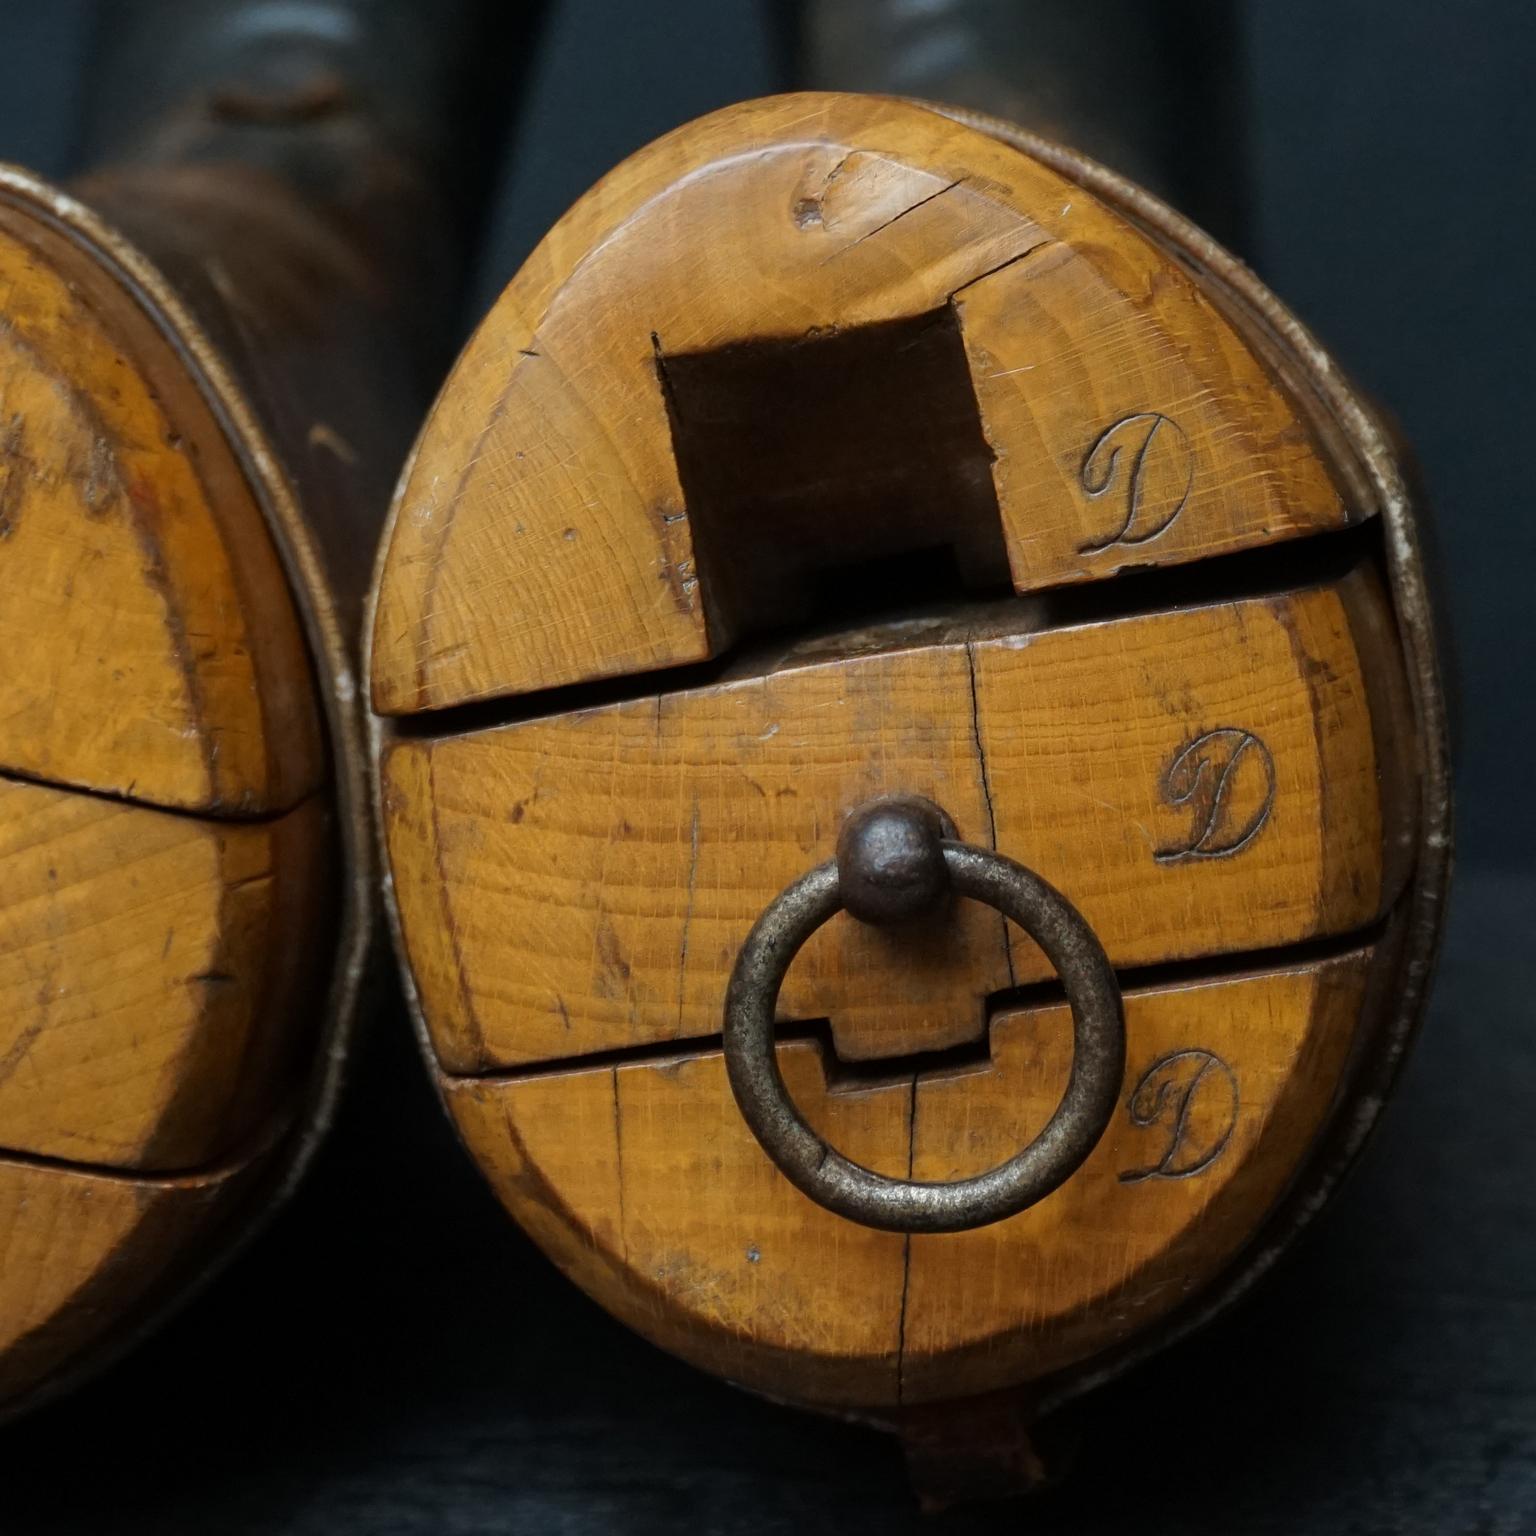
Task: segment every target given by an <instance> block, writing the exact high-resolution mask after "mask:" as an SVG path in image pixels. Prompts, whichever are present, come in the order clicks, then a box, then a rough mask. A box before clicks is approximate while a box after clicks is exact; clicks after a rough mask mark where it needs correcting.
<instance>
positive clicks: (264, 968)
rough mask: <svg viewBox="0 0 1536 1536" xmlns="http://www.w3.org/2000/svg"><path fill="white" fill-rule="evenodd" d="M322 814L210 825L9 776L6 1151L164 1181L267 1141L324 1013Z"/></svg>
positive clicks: (1, 985)
mask: <svg viewBox="0 0 1536 1536" xmlns="http://www.w3.org/2000/svg"><path fill="white" fill-rule="evenodd" d="M330 836H331V832H330V824H329V818H328V813H327V812H326V811H325V810H324V808H323V807H322V806H321V805H320V804H318V803H317V802H315V801H310V802H306V803H305V804H304V805H303V806H301V807H300V808H298V809H297V810H294V811H292V812H290V813H288V814H287V815H286V816H283V817H280V818H278V819H275V820H270V821H258V822H249V823H242V822H210V821H204V820H199V819H197V818H194V817H190V816H186V815H181V814H173V813H169V812H164V811H156V810H150V809H147V808H144V807H141V806H135V805H126V804H123V803H121V802H118V801H112V800H106V799H102V798H99V797H96V796H90V795H82V794H78V793H74V792H71V791H61V790H55V789H49V788H44V787H41V786H38V785H32V784H16V783H7V782H5V781H3V780H0V865H3V867H4V870H5V878H4V880H3V881H0V1153H3V1151H11V1152H25V1153H29V1154H33V1155H37V1156H42V1157H49V1158H57V1159H61V1160H67V1161H70V1162H74V1163H86V1164H98V1165H105V1166H109V1167H113V1168H125V1169H144V1170H163V1169H182V1168H190V1167H197V1166H201V1165H204V1164H207V1163H209V1162H211V1161H213V1160H214V1159H216V1158H218V1157H222V1156H223V1155H225V1154H226V1153H228V1152H230V1151H231V1150H233V1149H234V1148H235V1147H237V1146H239V1145H240V1144H241V1143H243V1142H244V1141H245V1140H247V1139H248V1138H250V1137H252V1136H254V1135H256V1134H257V1132H258V1129H259V1127H260V1126H261V1125H262V1123H263V1121H264V1120H265V1118H266V1117H267V1115H268V1114H269V1113H270V1112H271V1111H272V1109H273V1107H274V1105H275V1103H276V1102H277V1101H278V1099H279V1098H280V1096H281V1095H282V1094H283V1093H284V1092H285V1091H286V1089H287V1088H288V1086H289V1082H290V1075H291V1071H292V1069H293V1067H294V1065H295V1053H296V1052H297V1051H298V1050H299V1049H300V1048H301V1046H302V1044H303V1043H304V1042H305V1041H306V1040H307V1038H308V1036H309V1032H310V1029H311V1026H312V1023H313V1021H314V1018H315V1014H316V1010H317V1009H318V1007H319V1005H320V998H321V994H322V978H323V976H324V972H325V967H326V964H327V960H328V951H327V946H326V944H325V942H324V933H325V926H326V922H327V921H328V918H327V913H328V910H329V907H330V904H331V901H332V890H331V875H332V870H331V855H330V847H329V843H330Z"/></svg>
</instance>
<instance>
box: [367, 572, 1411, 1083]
mask: <svg viewBox="0 0 1536 1536" xmlns="http://www.w3.org/2000/svg"><path fill="white" fill-rule="evenodd" d="M1381 601H1382V599H1381V594H1380V592H1379V590H1378V589H1377V588H1376V587H1375V585H1374V584H1373V583H1372V582H1371V581H1369V580H1368V579H1366V578H1365V577H1364V576H1363V575H1357V576H1354V577H1351V578H1349V579H1347V580H1345V581H1344V582H1342V583H1340V584H1337V585H1334V586H1328V587H1320V588H1313V589H1307V590H1303V591H1300V592H1296V593H1290V594H1286V595H1282V596H1277V597H1263V598H1251V599H1244V600H1240V601H1236V602H1228V603H1212V604H1210V605H1208V606H1205V607H1197V608H1191V609H1184V610H1179V611H1174V612H1167V613H1153V614H1142V615H1134V616H1130V617H1126V618H1122V619H1118V620H1113V621H1105V622H1100V623H1094V624H1087V625H1082V626H1079V627H1076V628H1070V629H1062V630H1052V631H1044V632H1036V633H1028V632H1025V633H1022V634H1009V633H1007V632H1006V631H1007V626H1008V624H1009V623H1010V622H1011V621H1012V619H1013V618H1014V617H1015V615H1016V610H1015V608H1014V607H1013V606H1012V605H1007V604H1004V605H1001V607H1000V608H998V609H996V610H993V611H991V613H990V614H989V615H987V616H985V617H984V618H982V619H978V620H976V621H974V622H972V623H971V624H969V625H966V624H961V623H958V622H951V623H949V624H948V625H947V626H945V627H941V628H939V629H937V630H924V629H919V630H918V631H916V632H915V633H913V632H909V631H907V630H904V629H899V628H898V629H897V630H895V631H893V632H892V633H891V635H890V636H889V637H888V638H887V642H886V643H888V644H892V645H895V646H897V647H898V648H897V649H894V650H890V651H885V652H881V651H879V650H873V649H867V650H858V649H855V650H854V651H853V652H851V653H848V654H844V655H842V656H840V657H839V659H837V660H834V661H820V662H816V661H810V660H807V661H805V662H804V664H801V665H793V666H789V667H787V668H785V669H783V670H778V671H770V672H768V673H766V674H765V675H762V676H757V677H740V678H734V679H731V680H729V681H724V682H721V683H718V684H714V685H711V686H709V687H706V688H700V689H695V690H689V691H685V692H679V693H669V694H663V695H660V696H659V697H658V698H655V699H640V700H634V701H631V702H627V703H621V704H616V705H609V706H603V707H597V708H592V709H588V710H584V711H579V712H576V713H572V714H567V715H556V716H550V717H545V718H540V719H535V720H530V721H525V722H521V723H518V724H515V725H507V726H503V727H498V728H493V729H488V730H483V731H478V732H474V733H471V734H467V735H462V736H455V737H449V738H445V739H441V740H429V739H421V738H414V737H412V738H402V739H400V740H397V741H396V742H394V743H393V744H392V745H391V746H390V747H389V748H388V750H387V753H386V756H385V759H384V764H383V793H384V806H385V829H386V836H387V840H388V846H389V853H390V858H391V862H392V867H393V874H394V893H395V898H396V901H397V903H398V908H399V913H400V920H401V928H402V933H403V937H404V942H405V949H406V954H407V957H408V960H409V964H410V970H411V976H412V979H413V982H414V985H415V988H416V991H417V994H418V996H419V998H420V1000H421V1003H422V1006H423V1011H424V1014H425V1017H426V1021H427V1025H428V1028H429V1030H430V1032H431V1035H432V1039H433V1043H434V1046H435V1049H436V1050H437V1052H438V1054H439V1057H440V1059H441V1060H442V1061H443V1062H444V1064H445V1065H446V1066H447V1067H448V1069H449V1070H451V1071H455V1072H473V1071H485V1070H492V1069H495V1068H497V1067H507V1066H516V1065H520V1064H524V1063H528V1062H533V1061H539V1060H552V1059H563V1058H567V1057H577V1056H581V1055H584V1054H589V1053H591V1052H594V1051H603V1050H612V1049H619V1048H633V1047H637V1046H641V1045H648V1044H655V1043H659V1042H663V1041H668V1040H674V1039H686V1038H703V1037H707V1036H712V1035H715V1034H717V1033H718V1032H719V1028H720V1008H721V1005H722V1000H723V997H724V992H725V984H726V980H727V978H728V976H729V973H730V968H731V965H732V964H733V962H734V959H735V955H736V952H737V950H738V948H739V947H740V944H741V942H742V940H743V939H744V938H745V937H746V934H747V931H748V929H749V928H750V926H751V924H752V922H753V921H754V920H755V919H756V917H757V915H758V913H760V912H761V911H762V910H763V908H764V907H765V906H766V905H767V904H768V902H769V901H770V900H771V899H772V898H773V897H774V896H775V895H776V894H777V893H778V892H779V891H780V890H781V889H782V888H783V887H784V886H786V885H787V884H788V883H789V882H790V881H791V880H793V879H794V878H796V877H797V876H798V875H799V874H801V873H802V872H803V871H804V870H806V869H807V868H809V867H810V866H811V865H812V864H815V863H818V862H820V861H821V860H822V859H823V858H825V857H827V856H828V855H829V854H830V852H831V849H832V845H833V843H834V842H835V840H836V834H837V829H838V826H839V825H840V823H841V820H842V818H843V816H844V815H845V814H846V813H847V812H848V811H849V810H851V809H852V808H853V807H854V806H855V805H857V804H859V803H860V802H862V801H864V800H867V799H868V798H870V797H871V796H873V795H876V794H880V793H913V794H923V795H928V796H930V797H931V798H932V799H934V800H936V801H937V802H938V803H939V804H941V805H943V806H945V807H946V808H947V809H948V810H949V811H950V813H951V814H952V815H953V817H954V818H955V821H956V823H957V825H958V828H959V831H960V834H961V835H962V837H964V838H966V839H969V840H970V841H972V842H976V843H980V844H983V845H985V846H995V847H996V848H997V849H998V850H999V851H1001V852H1003V853H1005V854H1007V855H1009V856H1010V857H1013V858H1016V859H1018V860H1020V861H1022V862H1024V863H1025V864H1027V865H1029V866H1030V867H1032V868H1034V869H1035V870H1037V871H1038V872H1039V873H1040V874H1042V875H1043V876H1045V878H1047V879H1049V880H1052V881H1054V882H1056V883H1057V884H1059V886H1060V887H1061V889H1062V890H1063V891H1064V892H1065V893H1066V895H1067V896H1068V897H1069V899H1071V900H1072V901H1073V902H1074V903H1076V904H1077V905H1079V906H1080V908H1081V909H1082V911H1083V913H1084V915H1085V916H1086V917H1087V919H1088V921H1089V922H1090V923H1091V924H1092V926H1093V927H1094V929H1095V931H1096V932H1097V933H1098V935H1099V938H1100V940H1101V941H1102V942H1103V944H1104V945H1105V947H1106V948H1107V950H1108V951H1109V954H1110V956H1111V958H1112V959H1113V960H1114V961H1115V962H1116V963H1117V964H1120V965H1141V964H1147V963H1151V962H1154V961H1163V960H1172V959H1189V958H1194V957H1199V956H1209V955H1215V954H1225V953H1237V952H1242V951H1245V950H1253V949H1264V948H1268V947H1272V946H1278V945H1283V944H1288V943H1294V942H1296V941H1299V940H1302V939H1306V938H1309V937H1312V936H1314V935H1320V934H1338V933H1344V932H1348V931H1350V930H1352V929H1354V928H1356V927H1359V926H1360V925H1362V924H1366V923H1369V922H1371V921H1372V920H1374V919H1375V918H1376V917H1377V916H1378V915H1379V913H1380V912H1381V911H1382V910H1384V908H1385V907H1386V906H1387V905H1388V904H1389V903H1390V902H1391V900H1392V899H1393V898H1394V897H1395V895H1396V891H1397V889H1398V886H1399V885H1400V882H1401V879H1402V868H1401V860H1400V859H1399V858H1398V857H1397V856H1396V855H1395V854H1394V855H1393V857H1392V858H1391V859H1390V860H1388V859H1387V858H1386V855H1385V853H1384V846H1385V845H1386V844H1387V843H1388V842H1389V841H1390V843H1391V844H1392V846H1393V848H1394V849H1395V848H1397V847H1399V846H1400V845H1401V844H1402V842H1403V840H1404V838H1405V837H1407V836H1410V835H1411V830H1405V827H1404V823H1405V822H1406V823H1409V824H1410V827H1411V820H1412V808H1411V805H1410V804H1409V803H1408V801H1407V798H1406V797H1405V796H1401V795H1396V794H1393V795H1388V794H1387V791H1386V789H1385V788H1384V787H1383V782H1384V781H1383V779H1382V778H1381V776H1379V775H1378V771H1377V767H1376V761H1375V757H1374V748H1373V743H1372V721H1373V714H1372V711H1373V709H1375V708H1377V707H1383V708H1385V707H1386V705H1388V704H1390V703H1392V701H1393V700H1395V698H1396V691H1395V689H1396V690H1400V687H1401V684H1400V681H1399V682H1398V684H1396V685H1395V689H1394V685H1393V684H1391V683H1390V682H1388V681H1382V682H1380V683H1378V682H1377V680H1376V679H1377V674H1378V672H1381V673H1383V674H1384V675H1385V674H1390V673H1391V671H1392V668H1393V667H1394V666H1395V662H1391V661H1390V659H1389V658H1383V657H1380V656H1378V655H1377V654H1376V653H1375V651H1374V649H1373V647H1372V645H1371V644H1370V643H1365V642H1360V641H1357V628H1358V632H1359V633H1361V634H1365V633H1367V631H1368V630H1369V629H1370V626H1371V625H1372V624H1374V623H1377V622H1379V619H1380V605H1381ZM1017 612H1018V613H1023V612H1024V610H1017ZM1373 615H1374V617H1373ZM1000 630H1001V631H1003V633H999V631H1000ZM866 640H868V637H866ZM868 643H869V644H870V645H871V646H872V645H873V644H874V642H873V641H869V642H868ZM900 647H905V648H900ZM812 654H814V653H812ZM973 677H974V692H973V682H972V679H973ZM1386 780H1390V775H1387V776H1386ZM994 829H995V830H994ZM959 924H960V926H959V928H958V929H957V930H956V933H948V932H946V933H945V934H944V935H943V936H942V938H941V939H935V940H934V941H933V942H932V943H931V945H930V944H929V943H927V942H918V943H914V942H913V941H912V940H911V939H910V938H905V939H893V938H891V937H888V936H882V935H879V934H876V933H874V932H871V931H869V930H865V929H862V928H860V927H859V926H858V925H856V924H854V923H853V922H852V921H851V920H849V919H847V918H839V919H837V920H835V921H834V922H833V923H832V924H830V925H828V927H827V929H825V930H824V931H823V932H821V933H820V934H818V935H817V936H816V937H815V939H813V941H812V943H811V944H810V945H809V946H808V947H807V950H806V951H805V953H804V955H803V956H802V958H801V959H800V960H799V961H798V962H797V964H796V966H795V968H794V969H793V970H792V971H791V973H790V977H789V981H788V983H787V985H786V987H785V990H784V993H783V995H782V998H781V1004H780V1016H781V1017H782V1018H785V1019H801V1020H807V1019H817V1018H822V1017H829V1018H830V1019H831V1023H832V1029H833V1033H834V1037H835V1039H836V1040H837V1045H838V1050H839V1052H840V1053H841V1054H842V1055H843V1056H844V1057H845V1058H846V1059H857V1058H861V1057H865V1058H867V1057H877V1056H890V1055H899V1054H903V1053H906V1052H910V1051H914V1050H924V1049H939V1048H943V1047H947V1046H952V1045H955V1044H956V1043H959V1042H961V1041H964V1040H967V1039H974V1038H977V1037H978V1036H979V1034H980V1032H981V1023H982V1018H983V1001H984V999H985V998H986V996H987V995H988V994H990V993H992V992H995V991H998V990H1000V989H1001V988H1003V987H1006V986H1007V985H1009V983H1010V974H1009V966H1008V957H1007V955H1006V953H1005V952H1004V949H1003V944H1004V940H1003V937H1002V927H1001V923H1000V921H999V920H998V919H997V917H996V915H995V914H992V913H989V912H987V911H986V910H985V909H983V908H981V907H979V906H976V905H974V904H971V903H966V904H963V905H962V907H961V908H960V909H959ZM957 934H958V937H957ZM1010 942H1012V944H1013V967H1012V977H1013V979H1014V980H1017V981H1019V982H1024V981H1030V980H1036V979H1039V978H1040V977H1041V976H1043V975H1045V974H1047V971H1046V968H1045V966H1044V961H1043V957H1042V956H1040V955H1039V953H1038V952H1037V951H1036V950H1035V949H1034V947H1033V945H1032V944H1030V943H1029V941H1028V940H1027V939H1025V938H1023V937H1022V935H1012V936H1011V939H1010Z"/></svg>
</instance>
